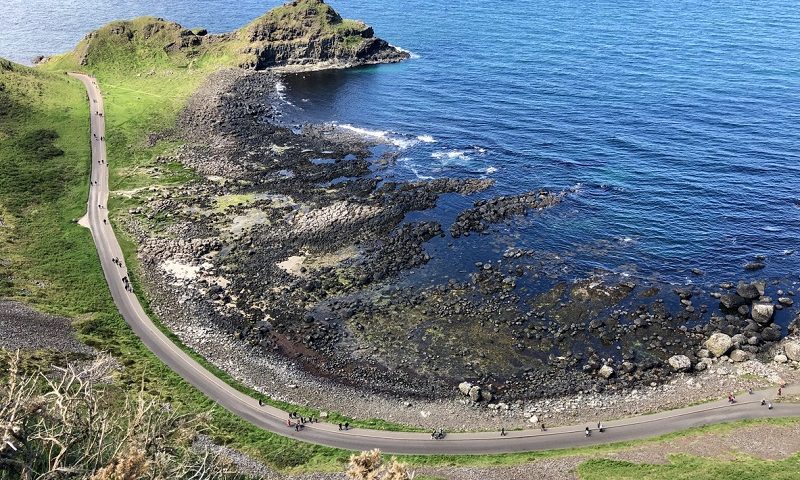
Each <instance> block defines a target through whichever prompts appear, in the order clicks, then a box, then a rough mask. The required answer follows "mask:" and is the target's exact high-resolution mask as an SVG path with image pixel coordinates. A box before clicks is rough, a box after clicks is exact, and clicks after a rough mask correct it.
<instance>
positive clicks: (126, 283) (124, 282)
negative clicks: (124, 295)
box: [122, 275, 133, 292]
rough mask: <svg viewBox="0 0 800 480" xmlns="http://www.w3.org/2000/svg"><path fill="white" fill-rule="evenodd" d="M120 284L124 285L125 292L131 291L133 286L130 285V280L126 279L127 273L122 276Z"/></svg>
mask: <svg viewBox="0 0 800 480" xmlns="http://www.w3.org/2000/svg"><path fill="white" fill-rule="evenodd" d="M122 284H123V285H125V291H126V292H132V291H133V286H132V285H131V281H130V280H128V276H127V275H125V276H124V277H122Z"/></svg>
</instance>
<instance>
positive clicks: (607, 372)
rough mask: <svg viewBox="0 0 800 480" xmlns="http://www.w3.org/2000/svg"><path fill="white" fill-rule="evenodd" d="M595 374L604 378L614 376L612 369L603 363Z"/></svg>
mask: <svg viewBox="0 0 800 480" xmlns="http://www.w3.org/2000/svg"><path fill="white" fill-rule="evenodd" d="M597 374H598V375H600V376H601V377H603V378H606V379H607V378H611V377H612V376H614V369H613V368H611V367H610V366H608V365H603V366H602V367H600V370H598V371H597Z"/></svg>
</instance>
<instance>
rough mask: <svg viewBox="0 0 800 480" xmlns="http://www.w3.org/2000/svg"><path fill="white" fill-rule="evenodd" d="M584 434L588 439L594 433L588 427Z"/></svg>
mask: <svg viewBox="0 0 800 480" xmlns="http://www.w3.org/2000/svg"><path fill="white" fill-rule="evenodd" d="M584 434H585V435H586V436H587V437H588V436H590V435H591V434H592V431H591V430H589V427H586V430H584Z"/></svg>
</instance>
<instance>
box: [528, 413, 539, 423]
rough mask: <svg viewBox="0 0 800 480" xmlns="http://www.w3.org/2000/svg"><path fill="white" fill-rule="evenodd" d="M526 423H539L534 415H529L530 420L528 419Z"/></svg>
mask: <svg viewBox="0 0 800 480" xmlns="http://www.w3.org/2000/svg"><path fill="white" fill-rule="evenodd" d="M528 421H529V422H531V423H539V417H537V416H536V415H531V418H529V419H528Z"/></svg>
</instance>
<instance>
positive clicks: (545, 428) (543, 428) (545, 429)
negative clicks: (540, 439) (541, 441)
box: [542, 422, 547, 432]
mask: <svg viewBox="0 0 800 480" xmlns="http://www.w3.org/2000/svg"><path fill="white" fill-rule="evenodd" d="M542 431H543V432H546V431H547V427H545V426H544V422H542Z"/></svg>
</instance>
